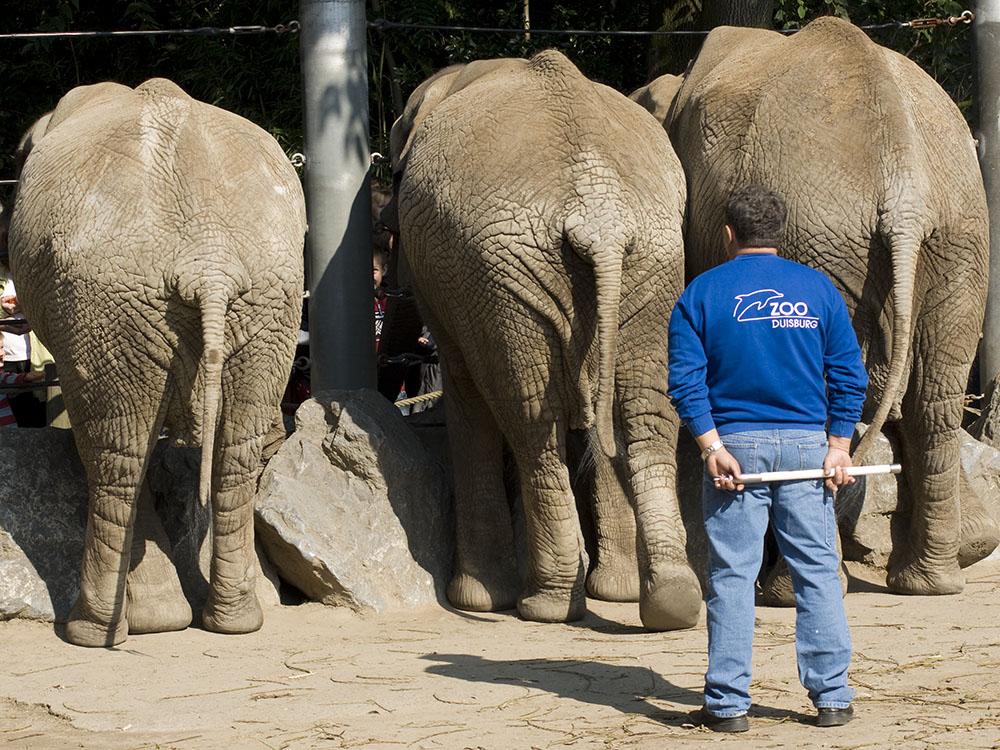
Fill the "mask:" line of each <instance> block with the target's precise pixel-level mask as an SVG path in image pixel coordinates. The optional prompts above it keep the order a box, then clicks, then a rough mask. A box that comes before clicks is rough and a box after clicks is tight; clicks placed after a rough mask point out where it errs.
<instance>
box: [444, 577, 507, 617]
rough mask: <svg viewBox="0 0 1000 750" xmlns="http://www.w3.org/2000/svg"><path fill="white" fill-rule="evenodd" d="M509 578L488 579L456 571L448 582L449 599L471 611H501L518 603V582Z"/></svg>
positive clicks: (454, 604)
mask: <svg viewBox="0 0 1000 750" xmlns="http://www.w3.org/2000/svg"><path fill="white" fill-rule="evenodd" d="M507 578H508V579H509V580H499V579H498V580H494V581H486V580H483V579H482V578H479V577H476V576H473V575H471V574H469V573H456V574H455V575H454V577H453V578H452V579H451V583H449V584H448V601H449V602H451V606H453V607H455V608H456V609H464V610H467V611H469V612H499V611H500V610H504V609H513V608H514V607H515V606H516V604H517V593H518V589H517V584H516V582H515V581H516V578H515V577H514V576H508V577H507Z"/></svg>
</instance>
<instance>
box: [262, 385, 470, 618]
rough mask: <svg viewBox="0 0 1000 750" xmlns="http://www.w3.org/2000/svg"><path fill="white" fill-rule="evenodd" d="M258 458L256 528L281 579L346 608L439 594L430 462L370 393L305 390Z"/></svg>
mask: <svg viewBox="0 0 1000 750" xmlns="http://www.w3.org/2000/svg"><path fill="white" fill-rule="evenodd" d="M295 423H296V424H295V432H294V433H292V435H291V436H289V438H288V440H286V442H285V444H284V445H283V446H282V447H281V448H280V450H279V451H278V452H277V454H275V456H274V458H272V459H271V461H270V462H269V463H268V465H267V468H266V469H265V471H264V474H263V476H262V477H261V482H260V491H259V493H258V496H257V506H256V507H257V510H256V519H257V520H256V529H257V536H258V538H259V539H260V541H261V543H262V544H263V546H264V549H265V550H266V552H267V555H268V557H269V558H270V559H271V561H272V562H273V563H274V565H275V567H276V568H277V569H278V571H279V573H280V575H281V577H282V579H284V580H285V581H287V582H289V583H291V584H292V585H294V586H296V587H297V588H298V589H300V590H301V591H302V592H303V593H304V594H305V595H306V596H308V597H309V598H310V599H314V600H317V601H321V602H324V603H326V604H330V605H337V606H346V607H349V608H351V609H353V610H355V611H358V612H380V611H383V610H386V609H391V608H400V607H413V606H420V605H424V604H428V603H434V602H439V601H443V600H444V591H445V587H446V586H447V582H448V578H449V576H450V571H451V563H452V555H453V549H454V541H453V535H454V532H453V520H452V511H451V500H450V497H451V493H450V489H449V483H448V480H447V478H446V474H445V472H444V470H443V468H442V466H441V464H440V463H439V461H438V460H437V459H436V458H435V457H434V456H433V455H432V454H431V453H430V452H428V451H427V450H426V449H425V448H424V445H423V444H422V442H421V441H420V440H419V439H418V438H417V437H416V435H415V434H414V431H413V430H412V429H411V428H410V427H409V426H408V425H407V424H406V422H405V420H404V418H403V417H402V415H401V414H400V413H399V410H398V409H397V408H396V407H395V406H393V404H392V403H390V402H389V401H388V400H386V399H385V398H384V397H382V396H381V395H379V394H378V393H377V392H376V391H367V390H361V391H330V392H324V393H316V394H314V397H313V398H312V399H310V400H309V401H306V402H305V403H303V404H302V405H301V406H299V408H298V410H297V411H296V415H295Z"/></svg>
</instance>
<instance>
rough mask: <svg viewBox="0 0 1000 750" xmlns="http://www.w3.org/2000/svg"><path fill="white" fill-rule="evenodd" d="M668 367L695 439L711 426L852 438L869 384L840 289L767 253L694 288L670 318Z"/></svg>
mask: <svg viewBox="0 0 1000 750" xmlns="http://www.w3.org/2000/svg"><path fill="white" fill-rule="evenodd" d="M669 364H670V385H669V389H668V393H669V394H670V398H671V400H672V401H673V403H674V406H675V407H676V408H677V412H678V414H680V417H681V419H682V420H683V421H684V422H686V423H687V425H688V429H690V430H691V433H692V434H693V435H695V436H696V437H697V436H698V435H701V434H703V433H705V432H708V431H709V430H711V429H712V428H713V427H714V428H716V429H718V431H719V434H722V435H725V434H728V433H731V432H740V431H745V430H754V429H770V428H786V427H794V428H803V429H816V430H823V429H826V430H828V431H829V433H830V434H831V435H836V436H839V437H850V436H851V435H853V434H854V425H855V423H856V422H857V421H858V420H859V419H860V418H861V407H862V406H863V405H864V400H865V389H866V388H867V387H868V375H867V373H866V372H865V368H864V364H863V363H862V361H861V350H860V348H859V347H858V340H857V337H856V336H855V334H854V328H852V327H851V319H850V316H849V314H848V312H847V306H846V305H845V304H844V300H843V298H842V297H841V296H840V293H839V292H838V291H837V289H836V288H835V287H834V286H833V284H832V283H831V282H830V280H829V279H828V278H827V277H826V276H825V275H824V274H823V273H821V272H819V271H817V270H815V269H812V268H809V267H808V266H803V265H801V264H799V263H794V262H792V261H790V260H786V259H784V258H779V257H778V256H776V255H772V254H770V253H749V254H744V255H737V256H736V257H735V258H734V259H733V260H731V261H729V262H728V263H723V264H722V265H721V266H717V267H715V268H713V269H712V270H710V271H707V272H705V273H703V274H701V275H700V276H698V277H697V278H695V279H694V281H692V282H691V284H690V285H689V286H688V287H687V289H685V290H684V293H683V294H682V295H681V298H680V299H679V300H678V301H677V305H676V306H675V307H674V312H673V315H672V317H671V318H670V359H669ZM828 421H829V426H828V425H827V422H828Z"/></svg>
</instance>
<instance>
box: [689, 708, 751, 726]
mask: <svg viewBox="0 0 1000 750" xmlns="http://www.w3.org/2000/svg"><path fill="white" fill-rule="evenodd" d="M692 717H693V718H694V721H695V723H696V724H701V726H703V727H708V728H709V729H711V730H712V731H713V732H745V731H747V730H748V729H750V722H749V721H747V715H746V714H740V715H739V716H716V715H715V714H713V713H712V712H711V711H709V710H708V709H706V708H705V707H704V706H702V707H701V708H700V709H698V710H697V711H695V712H694V713H693V714H692Z"/></svg>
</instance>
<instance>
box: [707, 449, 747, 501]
mask: <svg viewBox="0 0 1000 750" xmlns="http://www.w3.org/2000/svg"><path fill="white" fill-rule="evenodd" d="M705 467H706V468H707V469H708V473H709V474H710V475H711V476H712V481H713V482H714V484H715V488H716V489H718V490H729V491H733V490H736V491H737V492H740V491H742V490H743V483H742V482H740V481H739V479H740V474H742V473H743V470H742V469H741V468H740V462H739V461H737V460H736V458H735V457H734V456H733V454H732V453H730V452H729V451H727V450H726V449H725V448H722V449H721V450H717V451H716V452H715V453H712V454H711V455H710V456H709V457H708V458H707V459H706V460H705Z"/></svg>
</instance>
